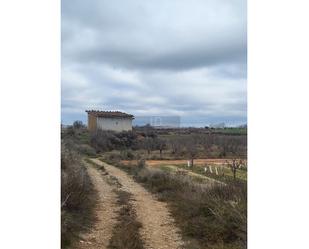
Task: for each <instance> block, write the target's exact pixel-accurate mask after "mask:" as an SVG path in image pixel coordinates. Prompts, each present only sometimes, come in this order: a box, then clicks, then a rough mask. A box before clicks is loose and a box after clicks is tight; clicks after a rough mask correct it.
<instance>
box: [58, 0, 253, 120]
mask: <svg viewBox="0 0 309 249" xmlns="http://www.w3.org/2000/svg"><path fill="white" fill-rule="evenodd" d="M246 54H247V39H246V1H243V0H221V1H218V0H193V1H187V0H177V1H176V0H174V1H163V0H158V1H144V0H131V1H123V0H122V1H120V0H114V1H107V0H89V1H82V0H62V119H63V120H64V122H66V121H72V117H74V118H76V117H78V115H80V117H85V115H84V109H86V108H100V109H120V110H123V111H127V112H131V113H133V114H135V115H151V114H156V115H164V114H171V115H172V114H173V115H182V116H212V117H213V118H214V117H218V120H219V119H220V120H221V119H222V118H223V117H227V118H228V119H231V118H232V119H233V118H234V119H235V120H244V121H245V120H246V105H247V104H246V103H247V102H246V77H247V70H246ZM228 121H229V120H227V122H228Z"/></svg>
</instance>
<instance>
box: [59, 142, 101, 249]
mask: <svg viewBox="0 0 309 249" xmlns="http://www.w3.org/2000/svg"><path fill="white" fill-rule="evenodd" d="M96 195H97V193H96V192H95V190H94V187H93V184H92V182H91V180H90V177H89V176H88V174H87V171H86V169H85V167H84V165H83V163H82V160H81V158H80V156H79V155H78V154H77V153H76V151H74V148H72V147H71V146H70V143H65V142H62V146H61V247H62V248H65V247H67V246H69V245H70V244H72V242H74V238H76V237H77V235H78V234H79V233H80V232H81V231H87V230H88V229H89V228H90V226H91V224H92V223H93V220H94V214H93V209H94V206H95V204H96V198H97V196H96Z"/></svg>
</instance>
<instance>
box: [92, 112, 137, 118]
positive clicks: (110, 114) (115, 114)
mask: <svg viewBox="0 0 309 249" xmlns="http://www.w3.org/2000/svg"><path fill="white" fill-rule="evenodd" d="M86 112H87V113H88V114H91V115H94V116H96V117H105V118H112V117H114V118H134V116H133V115H131V114H127V113H124V112H119V111H96V110H86Z"/></svg>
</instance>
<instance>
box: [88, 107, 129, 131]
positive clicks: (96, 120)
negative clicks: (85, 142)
mask: <svg viewBox="0 0 309 249" xmlns="http://www.w3.org/2000/svg"><path fill="white" fill-rule="evenodd" d="M86 112H87V113H88V130H89V131H91V132H95V131H97V130H111V131H130V130H132V120H133V119H134V116H133V115H131V114H127V113H124V112H119V111H95V110H87V111H86Z"/></svg>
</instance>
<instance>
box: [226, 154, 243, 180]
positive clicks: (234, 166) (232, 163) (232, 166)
mask: <svg viewBox="0 0 309 249" xmlns="http://www.w3.org/2000/svg"><path fill="white" fill-rule="evenodd" d="M226 164H227V165H228V166H229V167H230V169H231V170H232V173H233V178H234V180H236V173H237V169H239V166H240V165H241V164H242V160H238V159H236V158H233V159H231V161H230V162H229V161H226Z"/></svg>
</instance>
